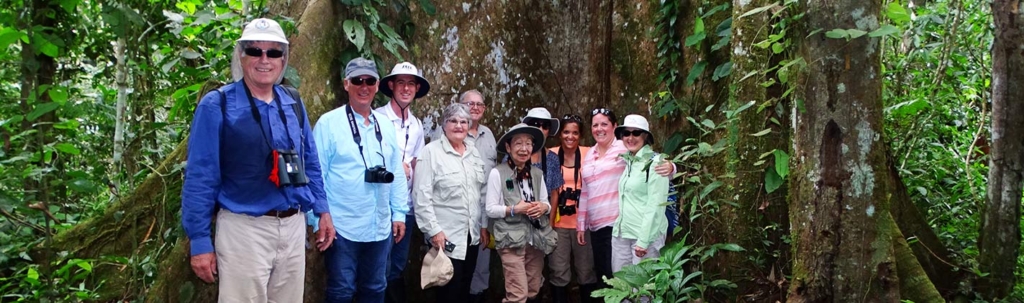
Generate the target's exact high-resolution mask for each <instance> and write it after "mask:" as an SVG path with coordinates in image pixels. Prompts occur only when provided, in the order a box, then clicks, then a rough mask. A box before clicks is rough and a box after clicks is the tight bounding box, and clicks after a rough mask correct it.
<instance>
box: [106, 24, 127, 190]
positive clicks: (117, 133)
mask: <svg viewBox="0 0 1024 303" xmlns="http://www.w3.org/2000/svg"><path fill="white" fill-rule="evenodd" d="M125 44H126V42H125V38H124V37H120V38H118V39H117V41H116V42H114V57H115V58H117V65H115V67H114V68H115V70H116V72H115V75H114V82H116V83H115V84H116V85H117V104H116V105H115V106H114V156H113V158H112V159H111V161H110V168H111V170H110V171H111V172H112V173H111V176H112V177H116V175H117V171H118V170H119V168H120V164H121V156H122V155H123V154H124V128H125V123H124V109H125V106H126V103H127V102H128V66H127V64H126V63H125V58H124V56H125V47H126V45H125ZM111 180H117V178H111Z"/></svg>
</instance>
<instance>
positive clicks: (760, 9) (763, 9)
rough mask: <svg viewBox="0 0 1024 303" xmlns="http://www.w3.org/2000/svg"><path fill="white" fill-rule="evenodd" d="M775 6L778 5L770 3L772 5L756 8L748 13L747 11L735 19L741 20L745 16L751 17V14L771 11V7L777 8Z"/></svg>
mask: <svg viewBox="0 0 1024 303" xmlns="http://www.w3.org/2000/svg"><path fill="white" fill-rule="evenodd" d="M777 5H778V4H776V3H772V4H768V5H765V6H762V7H758V8H755V9H752V10H749V11H747V12H746V13H743V14H742V15H740V16H739V17H737V18H738V19H743V17H747V16H750V15H753V14H757V13H761V12H764V11H766V10H769V9H771V8H772V7H775V6H777Z"/></svg>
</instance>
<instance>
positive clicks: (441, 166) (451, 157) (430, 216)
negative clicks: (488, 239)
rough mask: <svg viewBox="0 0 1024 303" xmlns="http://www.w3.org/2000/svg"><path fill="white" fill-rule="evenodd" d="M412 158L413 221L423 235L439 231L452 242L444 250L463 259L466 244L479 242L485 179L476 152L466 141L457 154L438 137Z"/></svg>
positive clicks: (429, 235) (432, 234)
mask: <svg viewBox="0 0 1024 303" xmlns="http://www.w3.org/2000/svg"><path fill="white" fill-rule="evenodd" d="M416 162H417V164H416V171H415V178H413V180H415V181H414V184H413V196H414V197H415V198H414V199H413V201H415V203H416V207H415V208H416V212H415V214H416V224H418V225H419V227H420V231H422V232H423V234H424V235H425V236H426V237H433V236H435V235H437V234H438V233H440V232H442V231H443V232H444V234H445V237H447V238H448V241H451V242H452V243H455V250H454V251H452V252H451V253H448V252H447V251H446V252H445V254H447V255H448V257H450V258H454V259H457V260H464V259H465V258H466V248H467V247H468V246H470V245H476V244H479V243H480V228H481V225H480V217H481V212H480V209H481V205H480V203H481V198H480V195H481V193H482V191H483V188H484V180H485V179H484V164H483V161H482V160H481V159H480V153H479V152H478V151H477V150H476V147H474V145H473V144H472V143H469V142H468V141H466V151H465V152H464V153H463V154H462V155H459V153H457V152H456V151H455V149H454V148H453V147H452V145H451V143H449V142H448V139H447V138H442V139H440V140H434V141H432V142H430V143H429V144H427V146H425V147H424V148H423V150H422V151H420V156H419V158H417V159H416ZM467 235H468V236H467ZM467 238H469V239H468V240H469V243H467V242H466V240H467Z"/></svg>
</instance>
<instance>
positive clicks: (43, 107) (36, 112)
mask: <svg viewBox="0 0 1024 303" xmlns="http://www.w3.org/2000/svg"><path fill="white" fill-rule="evenodd" d="M58 107H60V104H59V103H56V102H47V103H43V104H37V105H36V107H35V109H32V112H30V113H28V116H26V118H27V119H28V120H29V121H35V120H36V119H38V118H39V117H40V116H42V115H45V114H46V113H49V112H52V111H53V110H55V109H57V108H58Z"/></svg>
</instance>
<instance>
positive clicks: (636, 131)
mask: <svg viewBox="0 0 1024 303" xmlns="http://www.w3.org/2000/svg"><path fill="white" fill-rule="evenodd" d="M644 133H646V132H645V131H644V130H642V129H634V130H631V131H629V130H624V131H622V137H623V138H625V137H629V136H633V137H639V136H640V135H643V134H644Z"/></svg>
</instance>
